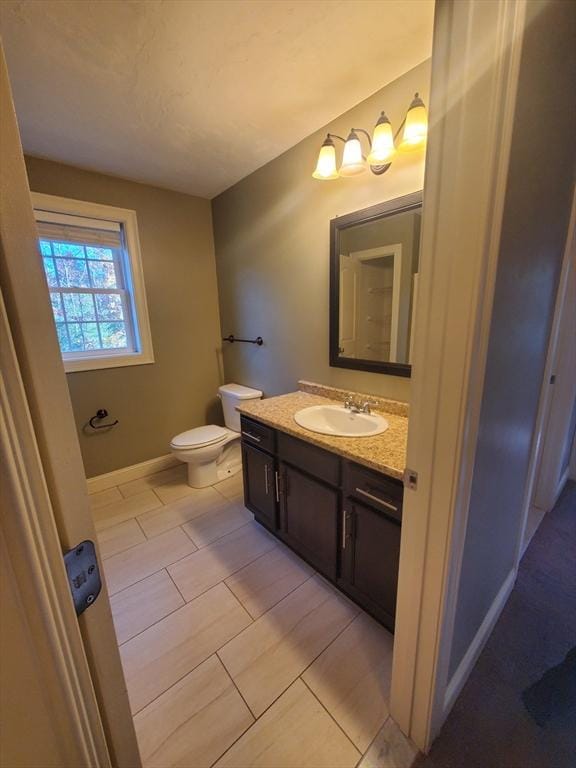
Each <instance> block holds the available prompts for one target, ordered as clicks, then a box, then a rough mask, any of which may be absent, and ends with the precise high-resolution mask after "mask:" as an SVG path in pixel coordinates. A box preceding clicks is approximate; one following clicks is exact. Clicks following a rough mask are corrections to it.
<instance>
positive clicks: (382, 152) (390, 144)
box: [368, 112, 396, 165]
mask: <svg viewBox="0 0 576 768" xmlns="http://www.w3.org/2000/svg"><path fill="white" fill-rule="evenodd" d="M395 154H396V147H395V146H394V134H393V133H392V126H391V125H390V120H388V118H387V117H386V115H385V114H384V112H382V114H381V115H380V118H379V120H378V122H377V123H376V127H375V128H374V136H373V137H372V151H371V152H370V154H369V155H368V162H369V164H370V165H386V163H389V162H390V161H391V160H392V158H393V157H394V155H395Z"/></svg>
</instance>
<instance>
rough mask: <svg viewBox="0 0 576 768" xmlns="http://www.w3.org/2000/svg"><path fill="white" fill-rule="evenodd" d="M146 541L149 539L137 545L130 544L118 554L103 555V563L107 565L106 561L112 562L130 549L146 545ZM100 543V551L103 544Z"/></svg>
mask: <svg viewBox="0 0 576 768" xmlns="http://www.w3.org/2000/svg"><path fill="white" fill-rule="evenodd" d="M126 522H128V521H126ZM144 535H145V534H144ZM96 538H98V536H96ZM146 541H148V539H145V541H139V542H138V543H137V544H130V546H129V547H124V549H119V550H118V552H113V553H112V554H111V555H102V557H101V560H102V562H103V563H105V562H106V560H110V558H111V557H116V555H123V554H124V553H125V552H128V551H129V550H130V549H134V547H138V546H140V544H146ZM98 543H99V545H100V549H102V544H101V543H100V542H98Z"/></svg>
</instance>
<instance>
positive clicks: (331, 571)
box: [279, 462, 339, 580]
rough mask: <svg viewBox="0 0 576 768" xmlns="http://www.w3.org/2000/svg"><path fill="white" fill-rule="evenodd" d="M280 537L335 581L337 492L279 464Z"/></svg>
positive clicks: (291, 468) (292, 468)
mask: <svg viewBox="0 0 576 768" xmlns="http://www.w3.org/2000/svg"><path fill="white" fill-rule="evenodd" d="M279 466H280V476H281V494H280V535H281V537H282V538H283V539H284V540H285V541H286V543H287V544H288V545H289V546H290V547H292V549H294V550H295V551H296V552H297V553H298V554H300V555H302V557H303V558H304V559H305V560H307V561H308V562H309V563H310V564H311V565H313V566H314V567H315V568H316V569H317V570H318V571H320V573H323V574H324V575H325V576H327V577H328V578H329V579H332V580H335V579H336V562H337V548H338V544H337V535H338V534H337V527H338V496H339V494H338V491H337V490H336V489H334V488H329V487H328V486H326V485H324V484H323V483H321V482H318V481H317V480H314V479H313V478H311V477H309V476H308V475H306V474H304V473H303V472H300V471H299V470H297V469H295V468H294V467H291V466H290V465H289V464H284V463H283V462H281V463H280V465H279Z"/></svg>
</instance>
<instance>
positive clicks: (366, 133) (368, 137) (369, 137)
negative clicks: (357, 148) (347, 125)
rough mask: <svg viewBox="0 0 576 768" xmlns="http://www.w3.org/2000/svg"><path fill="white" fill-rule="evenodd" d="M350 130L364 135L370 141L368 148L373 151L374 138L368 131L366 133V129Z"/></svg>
mask: <svg viewBox="0 0 576 768" xmlns="http://www.w3.org/2000/svg"><path fill="white" fill-rule="evenodd" d="M350 130H352V131H354V133H363V134H364V136H366V138H367V139H368V146H369V147H370V149H372V137H371V136H370V134H369V133H368V131H365V130H364V128H351V129H350Z"/></svg>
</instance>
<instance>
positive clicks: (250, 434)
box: [242, 430, 262, 443]
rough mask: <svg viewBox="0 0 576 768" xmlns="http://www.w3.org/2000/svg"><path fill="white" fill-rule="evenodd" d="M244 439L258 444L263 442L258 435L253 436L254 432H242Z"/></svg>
mask: <svg viewBox="0 0 576 768" xmlns="http://www.w3.org/2000/svg"><path fill="white" fill-rule="evenodd" d="M242 437H248V438H250V440H254V441H255V442H256V443H260V442H262V438H261V437H258V435H253V434H252V432H246V431H244V430H242Z"/></svg>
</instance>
